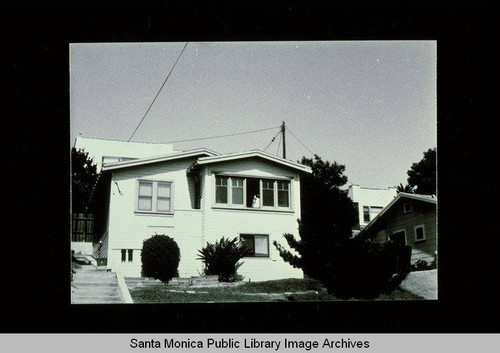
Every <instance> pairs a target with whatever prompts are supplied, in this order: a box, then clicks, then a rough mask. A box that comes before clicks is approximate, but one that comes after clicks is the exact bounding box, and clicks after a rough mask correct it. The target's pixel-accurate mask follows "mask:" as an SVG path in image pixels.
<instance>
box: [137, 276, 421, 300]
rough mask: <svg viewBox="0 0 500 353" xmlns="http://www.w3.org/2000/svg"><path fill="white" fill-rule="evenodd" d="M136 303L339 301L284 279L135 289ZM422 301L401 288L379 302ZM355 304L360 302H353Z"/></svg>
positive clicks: (306, 282) (317, 286) (318, 288)
mask: <svg viewBox="0 0 500 353" xmlns="http://www.w3.org/2000/svg"><path fill="white" fill-rule="evenodd" d="M130 294H131V296H132V298H133V300H134V302H135V303H207V302H284V301H338V300H341V299H339V298H337V297H335V296H334V295H332V294H328V292H327V291H326V289H325V288H323V287H322V285H321V283H320V282H318V281H315V280H312V279H284V280H275V281H265V282H249V283H245V284H242V285H239V286H234V287H214V288H208V287H206V288H203V287H202V288H191V287H180V286H177V285H170V284H168V285H156V286H150V287H144V288H138V289H133V290H131V291H130ZM420 299H422V298H420V297H418V296H416V295H414V294H412V293H411V292H407V291H404V290H402V289H400V288H397V289H396V290H394V291H393V292H392V293H391V294H382V295H380V296H379V297H378V298H376V300H420ZM350 300H351V301H353V300H356V299H350Z"/></svg>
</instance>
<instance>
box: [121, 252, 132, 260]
mask: <svg viewBox="0 0 500 353" xmlns="http://www.w3.org/2000/svg"><path fill="white" fill-rule="evenodd" d="M121 254H122V262H132V261H134V257H133V255H134V249H121ZM127 255H128V256H127Z"/></svg>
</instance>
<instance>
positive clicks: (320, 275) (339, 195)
mask: <svg viewBox="0 0 500 353" xmlns="http://www.w3.org/2000/svg"><path fill="white" fill-rule="evenodd" d="M302 164H306V165H308V166H310V167H311V169H312V174H311V175H304V176H303V177H301V187H302V190H301V199H302V219H301V220H299V221H298V222H299V236H300V239H296V238H295V237H294V236H293V235H292V234H284V238H285V240H286V241H287V243H288V245H289V246H290V248H292V249H293V250H295V252H296V253H297V254H294V253H292V252H291V251H289V250H287V249H285V248H284V247H283V246H282V245H281V244H279V243H278V242H277V241H274V242H273V244H274V246H275V247H276V248H277V250H278V252H279V254H280V256H281V257H282V258H283V260H285V261H286V262H288V263H290V264H291V265H292V266H293V267H296V268H301V269H302V270H303V271H304V274H305V275H307V276H309V277H312V278H314V279H317V280H319V281H321V282H322V283H323V285H325V287H326V288H327V290H328V292H329V293H333V294H335V295H337V296H339V297H341V298H346V299H347V298H350V297H352V296H354V297H360V298H362V297H376V296H377V295H378V294H380V292H381V291H387V290H390V289H391V285H390V284H391V283H394V281H392V274H393V272H391V271H392V270H391V268H390V267H389V266H386V264H387V263H388V262H390V261H391V259H392V258H394V254H395V251H396V252H397V251H400V250H399V249H396V250H394V249H392V248H393V246H392V245H391V246H381V245H379V244H373V243H370V242H369V241H368V239H364V238H363V237H356V238H353V237H352V227H353V226H354V225H355V224H356V222H357V210H356V208H355V207H354V204H353V202H352V200H351V199H349V198H348V197H347V193H346V192H345V191H343V190H341V189H340V188H339V187H340V186H342V185H344V184H345V183H346V182H347V178H346V177H345V176H344V175H343V172H344V169H345V167H344V166H343V165H339V164H337V163H329V162H323V161H322V160H321V158H320V157H318V156H315V159H314V160H312V159H306V158H303V159H302Z"/></svg>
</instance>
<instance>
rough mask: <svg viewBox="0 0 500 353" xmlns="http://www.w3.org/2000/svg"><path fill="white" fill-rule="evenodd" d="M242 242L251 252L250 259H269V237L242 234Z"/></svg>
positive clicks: (265, 235)
mask: <svg viewBox="0 0 500 353" xmlns="http://www.w3.org/2000/svg"><path fill="white" fill-rule="evenodd" d="M240 240H241V244H242V245H243V246H245V247H247V249H248V250H249V251H250V254H249V255H247V256H248V257H269V235H267V234H240Z"/></svg>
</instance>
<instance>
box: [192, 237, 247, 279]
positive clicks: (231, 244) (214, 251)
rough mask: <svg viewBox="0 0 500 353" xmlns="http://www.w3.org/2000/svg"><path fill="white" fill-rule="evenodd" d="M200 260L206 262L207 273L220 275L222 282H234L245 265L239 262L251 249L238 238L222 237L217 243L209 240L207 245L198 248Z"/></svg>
mask: <svg viewBox="0 0 500 353" xmlns="http://www.w3.org/2000/svg"><path fill="white" fill-rule="evenodd" d="M198 252H199V254H198V258H197V259H198V260H202V261H203V262H204V263H205V274H206V275H218V276H219V281H221V282H234V281H235V280H236V274H237V271H238V269H239V268H240V267H241V265H243V263H242V262H239V261H240V260H241V259H242V258H243V257H244V256H246V255H248V253H249V251H248V249H247V248H246V247H245V246H242V245H241V244H239V242H238V239H237V238H234V239H233V240H230V239H229V238H228V239H225V238H224V237H222V238H221V240H220V241H215V244H210V243H208V242H207V246H206V247H204V248H203V249H201V250H198Z"/></svg>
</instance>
